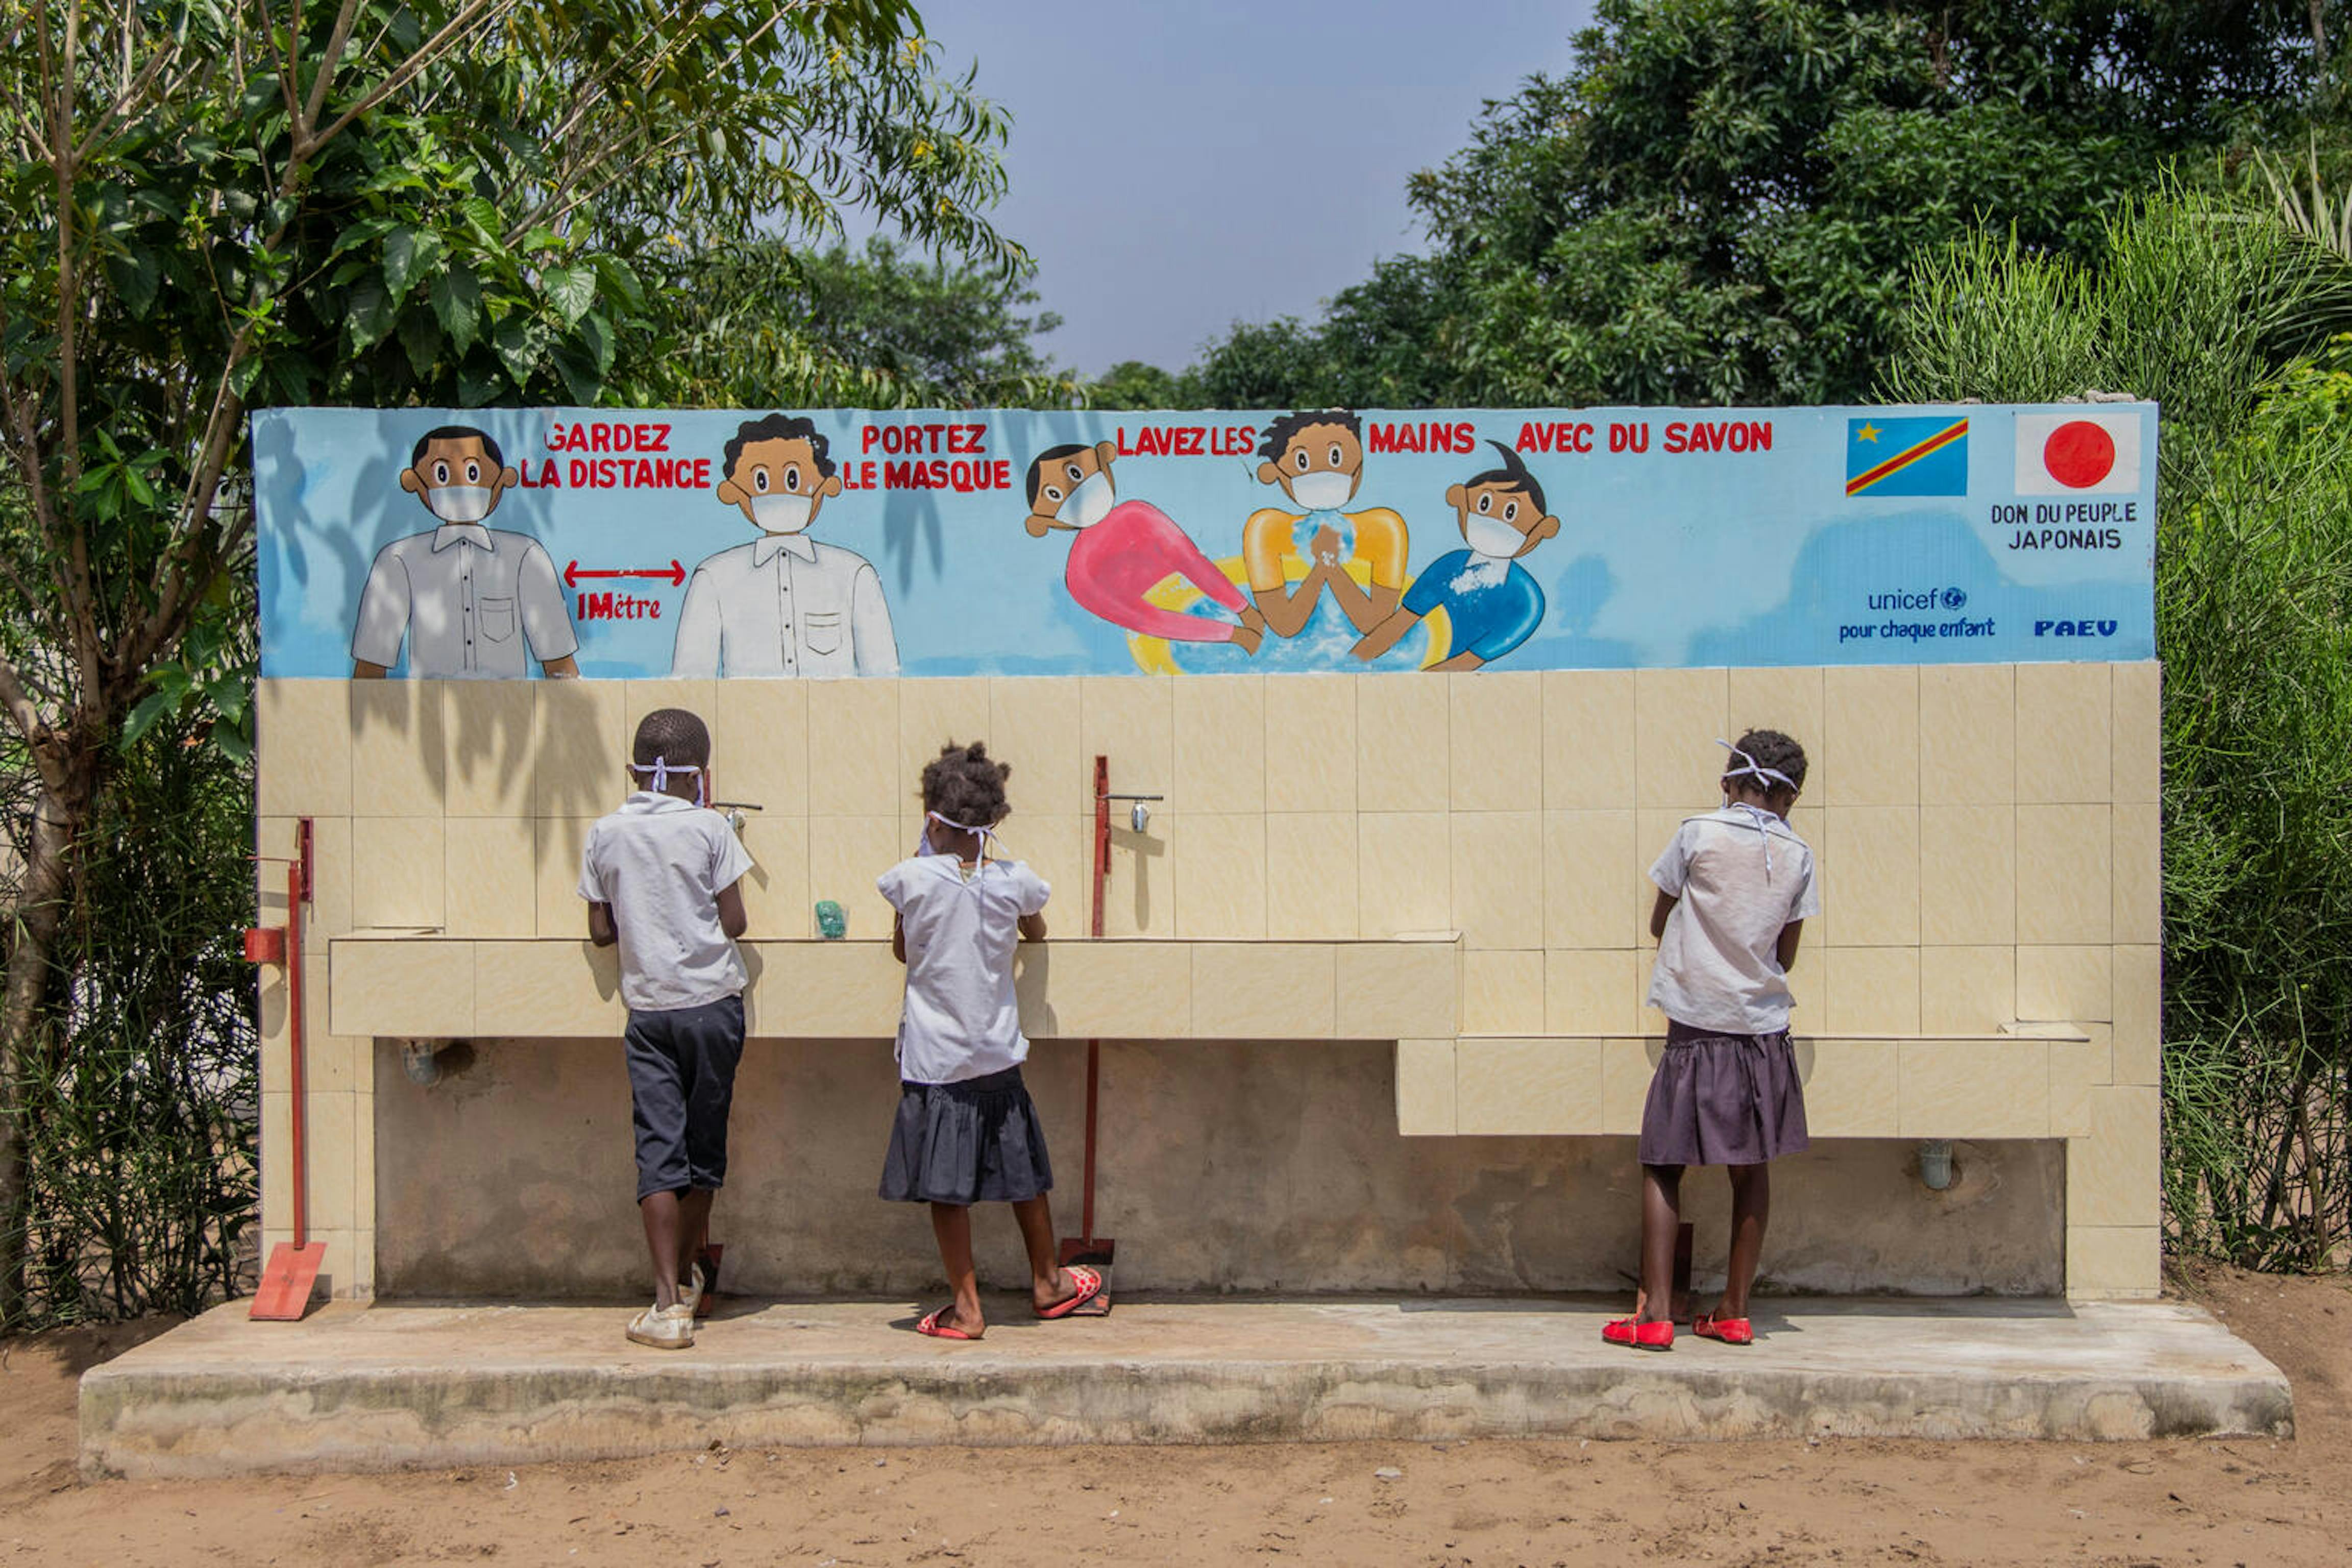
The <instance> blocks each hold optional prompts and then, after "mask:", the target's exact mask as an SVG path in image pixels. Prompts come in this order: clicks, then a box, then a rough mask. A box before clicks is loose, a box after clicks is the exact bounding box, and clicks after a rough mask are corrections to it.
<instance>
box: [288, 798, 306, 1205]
mask: <svg viewBox="0 0 2352 1568" xmlns="http://www.w3.org/2000/svg"><path fill="white" fill-rule="evenodd" d="M294 831H295V847H294V858H293V859H292V861H290V862H289V864H288V866H287V868H286V1016H287V1032H286V1033H287V1043H288V1055H289V1061H288V1071H287V1075H286V1083H287V1087H288V1089H290V1090H292V1092H293V1105H292V1107H291V1116H292V1121H291V1127H292V1136H291V1137H290V1138H289V1140H288V1142H289V1145H290V1146H289V1150H288V1152H289V1154H290V1155H291V1156H292V1157H293V1161H294V1245H295V1246H296V1247H308V1246H309V1245H310V1156H309V1155H308V1153H307V1152H305V1144H306V1143H307V1142H308V1136H309V1132H310V1095H309V1093H308V1092H307V1088H308V1085H307V1077H308V1075H307V1073H306V1071H305V1067H306V1065H307V1064H306V1055H307V1053H306V1052H305V1051H304V1050H303V1048H302V906H303V905H304V904H305V903H308V902H309V901H310V818H309V817H307V816H306V817H304V818H302V820H301V821H300V822H299V823H298V824H297V825H296V826H295V830H294Z"/></svg>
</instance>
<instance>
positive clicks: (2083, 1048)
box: [2050, 1024, 2115, 1158]
mask: <svg viewBox="0 0 2352 1568" xmlns="http://www.w3.org/2000/svg"><path fill="white" fill-rule="evenodd" d="M2084 1033H2086V1034H2088V1035H2090V1036H2091V1038H2088V1039H2081V1040H2052V1041H2051V1042H2050V1136H2052V1137H2053V1138H2088V1137H2089V1136H2090V1135H2091V1126H2092V1116H2091V1102H2092V1095H2093V1093H2094V1092H2095V1091H2096V1090H2098V1089H2104V1088H2105V1086H2106V1085H2107V1083H2108V1082H2109V1081H2110V1080H2111V1079H2112V1077H2113V1074H2114V1064H2115V1044H2114V1034H2113V1031H2112V1030H2111V1029H2109V1027H2108V1026H2106V1025H2105V1024H2087V1025H2084ZM2070 1158H2071V1156H2070Z"/></svg>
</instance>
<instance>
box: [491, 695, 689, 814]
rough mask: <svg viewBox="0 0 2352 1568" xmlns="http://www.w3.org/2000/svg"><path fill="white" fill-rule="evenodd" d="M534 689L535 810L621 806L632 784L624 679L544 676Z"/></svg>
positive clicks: (596, 810)
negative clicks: (623, 690)
mask: <svg viewBox="0 0 2352 1568" xmlns="http://www.w3.org/2000/svg"><path fill="white" fill-rule="evenodd" d="M531 694H532V706H531V733H532V742H531V744H532V763H531V798H532V815H534V816H592V817H593V816H603V815H604V813H605V812H608V811H611V810H613V809H614V807H616V806H618V805H620V804H621V802H622V801H623V800H625V799H626V798H627V797H628V794H629V790H630V788H631V784H630V777H629V773H628V763H629V731H628V725H627V718H626V701H625V697H624V695H623V693H622V690H621V686H620V683H619V682H618V681H612V680H540V681H534V682H532V683H531ZM712 745H713V749H714V751H715V750H716V746H717V742H716V740H715V738H714V740H713V742H712Z"/></svg>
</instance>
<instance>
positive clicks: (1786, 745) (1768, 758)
mask: <svg viewBox="0 0 2352 1568" xmlns="http://www.w3.org/2000/svg"><path fill="white" fill-rule="evenodd" d="M1735 750H1738V751H1739V752H1744V753H1746V755H1747V756H1748V759H1749V760H1750V761H1752V762H1753V763H1755V764H1756V765H1757V766H1758V767H1759V768H1770V769H1771V770H1772V771H1773V772H1775V773H1785V774H1786V775H1788V779H1789V786H1790V788H1791V789H1802V788H1804V787H1805V748H1804V747H1802V746H1801V745H1799V744H1797V742H1795V741H1793V740H1791V739H1790V738H1789V737H1788V736H1786V735H1783V734H1782V733H1780V731H1778V730H1750V731H1748V733H1746V734H1745V735H1742V736H1740V737H1739V744H1738V747H1736V748H1735ZM1730 765H1731V766H1733V767H1738V765H1739V763H1738V758H1734V759H1733V760H1732V762H1731V764H1730ZM1740 782H1741V783H1743V784H1748V783H1753V784H1756V785H1757V786H1758V787H1759V788H1761V789H1763V790H1764V791H1765V792H1766V793H1767V794H1770V793H1772V792H1773V791H1776V790H1778V789H1779V788H1780V784H1777V783H1776V782H1775V781H1773V780H1771V779H1759V778H1756V777H1755V776H1754V775H1753V774H1750V775H1748V776H1747V777H1745V778H1743V779H1741V781H1740Z"/></svg>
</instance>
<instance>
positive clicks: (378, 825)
mask: <svg viewBox="0 0 2352 1568" xmlns="http://www.w3.org/2000/svg"><path fill="white" fill-rule="evenodd" d="M445 913H446V904H445V902H444V900H443V897H442V819H441V818H440V817H438V816H362V817H358V818H355V819H354V820H353V821H352V924H353V925H354V926H355V927H383V926H397V927H423V928H427V929H438V928H439V926H440V925H441V923H442V921H443V920H444V918H445Z"/></svg>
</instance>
